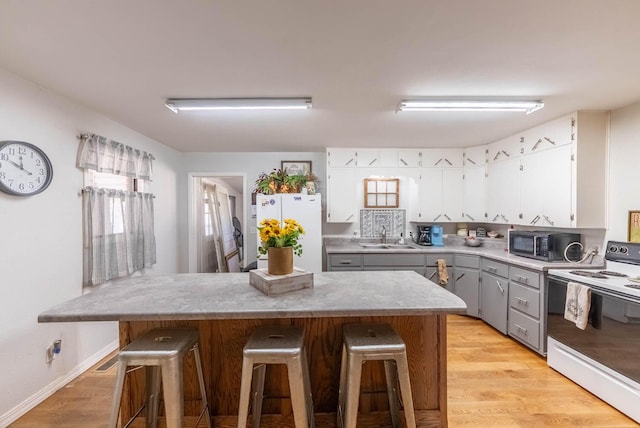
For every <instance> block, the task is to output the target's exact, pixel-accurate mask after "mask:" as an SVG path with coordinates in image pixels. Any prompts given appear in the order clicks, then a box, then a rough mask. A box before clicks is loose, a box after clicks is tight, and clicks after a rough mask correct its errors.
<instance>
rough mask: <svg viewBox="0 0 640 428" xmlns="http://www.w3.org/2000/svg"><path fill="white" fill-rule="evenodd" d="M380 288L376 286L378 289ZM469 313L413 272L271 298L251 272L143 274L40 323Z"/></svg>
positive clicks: (342, 275)
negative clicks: (252, 281) (251, 277)
mask: <svg viewBox="0 0 640 428" xmlns="http://www.w3.org/2000/svg"><path fill="white" fill-rule="evenodd" d="M374 288H375V292H372V291H373V289H374ZM465 312H466V304H465V303H464V302H463V301H462V300H461V299H460V298H459V297H457V296H455V295H453V294H452V293H450V292H448V291H447V290H445V289H444V288H442V287H440V286H438V285H436V284H435V283H433V282H431V281H429V280H428V279H426V278H424V277H422V276H421V275H419V274H417V273H415V272H406V271H395V272H388V271H378V272H362V271H361V272H322V273H316V274H314V288H308V289H302V290H296V291H292V292H289V293H285V294H281V295H277V296H272V297H269V296H267V295H265V294H263V293H262V292H261V291H259V290H257V289H256V288H254V287H253V286H251V285H250V284H249V274H248V273H211V274H198V273H192V274H168V275H143V276H138V277H133V278H127V279H123V280H118V281H113V282H112V283H109V284H105V285H102V286H100V287H96V289H95V290H93V291H91V292H89V293H87V294H85V295H83V296H79V297H76V298H75V299H72V300H69V301H67V302H64V303H61V304H59V305H57V306H55V307H53V308H51V309H49V310H47V311H45V312H43V313H41V314H40V315H39V316H38V321H39V322H75V321H152V320H156V321H157V320H205V319H258V318H283V317H286V318H310V317H311V318H315V317H319V318H321V317H356V316H411V315H420V316H422V315H435V314H443V313H460V314H463V313H465Z"/></svg>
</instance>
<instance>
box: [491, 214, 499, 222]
mask: <svg viewBox="0 0 640 428" xmlns="http://www.w3.org/2000/svg"><path fill="white" fill-rule="evenodd" d="M499 218H500V214H496V216H495V217H494V218H493V220H491V221H496V220H497V219H499Z"/></svg>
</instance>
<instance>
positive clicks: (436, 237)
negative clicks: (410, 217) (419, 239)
mask: <svg viewBox="0 0 640 428" xmlns="http://www.w3.org/2000/svg"><path fill="white" fill-rule="evenodd" d="M430 241H431V245H433V246H434V247H442V246H444V234H443V228H442V226H440V225H437V224H434V225H433V226H431V238H430Z"/></svg>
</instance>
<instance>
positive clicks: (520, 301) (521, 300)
mask: <svg viewBox="0 0 640 428" xmlns="http://www.w3.org/2000/svg"><path fill="white" fill-rule="evenodd" d="M515 299H516V300H517V301H518V303H520V304H521V305H523V306H529V301H528V300H527V299H521V298H520V297H516V298H515Z"/></svg>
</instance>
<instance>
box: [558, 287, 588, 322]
mask: <svg viewBox="0 0 640 428" xmlns="http://www.w3.org/2000/svg"><path fill="white" fill-rule="evenodd" d="M590 308H591V289H590V288H589V287H587V286H586V285H582V284H578V283H577V282H569V283H568V284H567V299H566V302H565V305H564V319H566V320H567V321H571V322H573V323H575V324H576V327H578V328H579V329H580V330H584V329H585V328H586V327H587V323H588V322H589V309H590Z"/></svg>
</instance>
